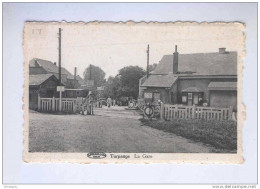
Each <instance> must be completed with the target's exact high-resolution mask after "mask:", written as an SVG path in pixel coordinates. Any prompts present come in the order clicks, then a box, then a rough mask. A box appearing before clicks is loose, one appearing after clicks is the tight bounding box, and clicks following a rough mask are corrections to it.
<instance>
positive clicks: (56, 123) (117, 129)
mask: <svg viewBox="0 0 260 189" xmlns="http://www.w3.org/2000/svg"><path fill="white" fill-rule="evenodd" d="M140 118H142V116H140V114H139V113H138V112H137V111H136V110H125V107H112V108H107V107H106V106H105V107H103V108H95V109H94V115H88V116H83V115H79V114H76V115H53V114H44V113H39V112H34V111H31V112H30V128H29V151H30V152H125V153H127V152H128V153H131V152H132V153H134V152H136V153H138V152H139V153H142V152H146V153H147V152H149V153H160V152H164V153H187V152H189V153H191V152H200V153H206V152H209V151H210V148H209V147H207V146H205V145H203V144H202V143H196V142H194V141H190V140H188V139H185V138H183V137H180V136H177V135H174V134H172V133H166V132H164V131H160V130H157V129H153V128H151V127H148V126H142V123H141V121H140V120H139V119H140Z"/></svg>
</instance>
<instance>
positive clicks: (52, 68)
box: [29, 58, 74, 79]
mask: <svg viewBox="0 0 260 189" xmlns="http://www.w3.org/2000/svg"><path fill="white" fill-rule="evenodd" d="M37 64H38V65H37ZM29 66H30V67H38V66H41V67H43V68H44V69H45V70H46V71H47V72H51V73H59V67H58V66H57V65H55V64H54V63H53V62H51V61H48V60H43V59H38V58H34V59H32V60H31V61H30V63H29ZM61 74H65V75H67V78H68V79H74V76H73V75H72V74H71V73H70V72H69V71H68V70H66V69H65V68H61Z"/></svg>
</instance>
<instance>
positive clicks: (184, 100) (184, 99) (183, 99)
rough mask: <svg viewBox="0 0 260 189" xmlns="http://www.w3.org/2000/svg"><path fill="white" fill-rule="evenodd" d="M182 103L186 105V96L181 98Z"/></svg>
mask: <svg viewBox="0 0 260 189" xmlns="http://www.w3.org/2000/svg"><path fill="white" fill-rule="evenodd" d="M182 103H187V96H186V95H183V96H182Z"/></svg>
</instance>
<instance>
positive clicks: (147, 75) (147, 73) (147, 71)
mask: <svg viewBox="0 0 260 189" xmlns="http://www.w3.org/2000/svg"><path fill="white" fill-rule="evenodd" d="M146 53H147V69H146V77H147V78H148V77H149V44H148V46H147V51H146Z"/></svg>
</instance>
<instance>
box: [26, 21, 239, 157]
mask: <svg viewBox="0 0 260 189" xmlns="http://www.w3.org/2000/svg"><path fill="white" fill-rule="evenodd" d="M243 28H244V25H243V24H241V23H211V24H208V23H204V24H197V23H168V24H164V23H148V24H147V23H134V22H127V23H119V24H117V23H97V22H93V23H75V24H71V23H55V22H54V23H37V22H27V23H26V24H25V29H24V53H25V57H26V62H25V66H26V69H28V72H26V73H28V75H26V76H25V77H28V88H26V90H28V91H27V92H28V93H25V95H27V94H28V96H25V98H28V104H29V106H28V109H29V111H28V112H29V114H28V117H29V118H28V121H29V122H28V153H29V154H30V153H31V154H34V153H37V152H38V153H39V152H40V153H42V152H46V153H85V154H87V157H88V158H89V159H108V158H109V159H116V160H118V159H122V160H123V159H134V160H140V161H142V160H146V161H147V160H149V159H151V160H152V159H153V158H154V155H153V154H155V153H156V154H160V153H161V155H164V154H166V155H167V154H179V153H182V154H186V155H187V154H191V153H196V154H199V153H204V154H205V153H207V154H219V153H221V154H223V153H224V154H231V155H237V154H239V153H238V151H239V150H241V149H238V148H239V147H238V146H239V145H238V130H239V129H238V124H237V123H238V120H239V119H241V112H242V111H243V109H242V108H243V107H242V106H241V102H240V101H239V85H238V81H239V78H238V77H239V74H238V71H239V70H238V69H239V68H240V67H239V61H241V60H240V59H241V57H242V56H243V50H244V49H243V48H244V37H243V33H242V29H243ZM202 33H203V34H204V35H201V34H202ZM27 60H28V63H27ZM240 65H241V64H240ZM240 75H241V74H240ZM239 103H240V104H239ZM128 153H131V154H132V155H130V154H128ZM157 159H158V158H157ZM240 161H242V160H240Z"/></svg>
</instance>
